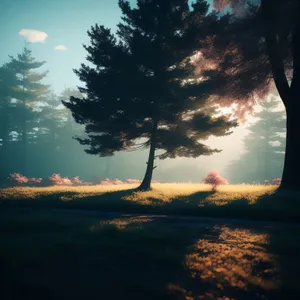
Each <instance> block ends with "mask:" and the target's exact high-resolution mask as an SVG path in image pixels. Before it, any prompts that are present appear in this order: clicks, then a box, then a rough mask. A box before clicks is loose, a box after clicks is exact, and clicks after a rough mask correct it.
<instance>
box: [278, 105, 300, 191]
mask: <svg viewBox="0 0 300 300" xmlns="http://www.w3.org/2000/svg"><path fill="white" fill-rule="evenodd" d="M293 100H295V99H293ZM299 111H300V103H299V102H298V103H297V102H296V101H290V102H289V104H288V105H286V115H287V121H286V127H287V128H286V129H287V133H286V149H285V159H284V168H283V174H282V181H281V185H280V188H281V189H290V190H300V118H299Z"/></svg>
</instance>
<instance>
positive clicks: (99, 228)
mask: <svg viewBox="0 0 300 300" xmlns="http://www.w3.org/2000/svg"><path fill="white" fill-rule="evenodd" d="M0 245H1V247H0V270H1V273H0V274H1V275H0V276H1V281H0V282H1V288H0V298H1V299H2V300H11V299H30V300H40V299H43V300H47V299H57V300H60V299H131V300H133V299H139V300H140V299H149V300H150V299H151V300H152V299H157V300H160V299H166V300H168V299H185V300H196V299H218V300H221V299H222V300H225V299H226V300H228V299H235V300H240V299H241V300H244V299H245V300H247V299H249V300H254V299H270V300H277V299H299V296H300V293H299V291H300V289H299V280H300V276H299V268H300V257H299V251H300V228H297V227H292V226H290V225H284V226H283V225H281V226H280V227H274V226H273V227H271V226H258V225H256V226H254V225H249V223H248V224H244V225H243V223H242V222H241V223H235V225H234V226H232V225H231V224H230V223H226V222H223V223H220V222H219V223H214V222H205V223H203V222H202V223H201V222H199V221H195V220H180V219H179V220H178V219H168V218H155V217H143V216H136V217H130V216H120V217H105V218H104V217H99V216H98V217H97V215H93V214H85V213H66V212H62V211H60V212H39V213H37V212H21V211H17V210H10V211H7V210H5V211H4V210H2V211H1V212H0Z"/></svg>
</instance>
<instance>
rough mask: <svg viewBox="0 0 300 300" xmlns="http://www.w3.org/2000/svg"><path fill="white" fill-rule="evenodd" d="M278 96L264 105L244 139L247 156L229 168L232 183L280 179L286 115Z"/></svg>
mask: <svg viewBox="0 0 300 300" xmlns="http://www.w3.org/2000/svg"><path fill="white" fill-rule="evenodd" d="M279 104H280V102H279V100H278V98H277V97H275V96H271V97H270V98H269V99H267V100H265V101H263V102H261V104H260V111H259V112H257V113H255V114H254V117H255V118H256V119H257V120H256V121H255V122H254V123H252V124H251V125H250V126H249V128H248V130H249V131H250V133H249V134H248V135H247V136H246V137H245V138H244V147H245V153H244V154H243V155H242V156H241V157H240V158H239V159H238V160H234V161H233V162H231V163H230V164H229V166H228V167H227V173H228V174H229V176H230V179H231V181H233V182H236V183H241V182H251V183H252V182H260V183H264V182H265V181H266V180H272V179H274V178H277V177H280V175H281V173H282V169H283V160H284V150H285V138H284V134H285V118H284V112H283V111H282V110H279V109H278V105H279Z"/></svg>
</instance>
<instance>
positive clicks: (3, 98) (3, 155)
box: [0, 64, 17, 184]
mask: <svg viewBox="0 0 300 300" xmlns="http://www.w3.org/2000/svg"><path fill="white" fill-rule="evenodd" d="M16 84H17V78H16V76H15V74H14V72H12V70H11V69H10V68H9V67H8V66H7V64H4V65H2V66H1V67H0V184H1V183H2V182H3V180H4V179H5V176H6V175H8V174H7V164H8V161H9V160H8V152H9V151H8V144H9V134H10V132H11V116H12V113H13V105H12V103H11V100H12V98H13V97H14V96H15V92H14V87H15V85H16Z"/></svg>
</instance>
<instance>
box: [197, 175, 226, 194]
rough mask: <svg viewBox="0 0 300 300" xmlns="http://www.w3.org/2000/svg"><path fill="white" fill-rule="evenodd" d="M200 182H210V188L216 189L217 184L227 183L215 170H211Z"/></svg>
mask: <svg viewBox="0 0 300 300" xmlns="http://www.w3.org/2000/svg"><path fill="white" fill-rule="evenodd" d="M202 183H205V184H210V185H211V186H212V190H213V191H216V190H217V187H218V186H219V185H223V184H228V181H227V180H226V179H224V178H223V177H222V176H221V175H220V174H219V173H218V172H217V171H211V172H209V173H208V174H207V176H206V177H204V178H203V179H202Z"/></svg>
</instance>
